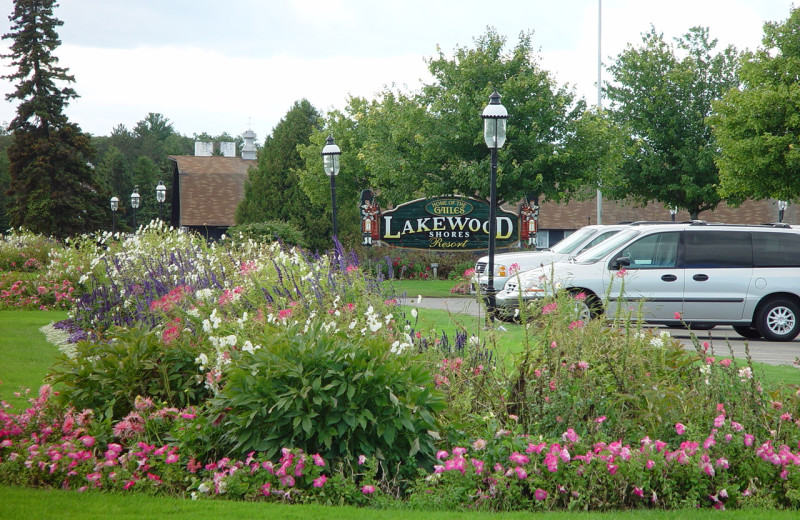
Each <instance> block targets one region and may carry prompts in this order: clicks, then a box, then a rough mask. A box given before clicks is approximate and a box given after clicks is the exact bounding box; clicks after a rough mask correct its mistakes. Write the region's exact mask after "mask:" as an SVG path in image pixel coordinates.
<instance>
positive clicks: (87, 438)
mask: <svg viewBox="0 0 800 520" xmlns="http://www.w3.org/2000/svg"><path fill="white" fill-rule="evenodd" d="M79 440H80V441H81V442H82V443H83V445H84V446H86V447H87V448H91V447H92V446H94V437H92V436H91V435H84V436H83V437H81V438H80V439H79Z"/></svg>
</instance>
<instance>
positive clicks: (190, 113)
mask: <svg viewBox="0 0 800 520" xmlns="http://www.w3.org/2000/svg"><path fill="white" fill-rule="evenodd" d="M601 1H602V49H601V54H602V57H603V61H604V62H605V63H606V64H608V63H610V62H611V59H612V58H613V57H615V56H617V55H618V54H619V53H620V52H621V51H622V50H623V49H624V48H625V45H626V44H628V43H631V44H634V45H636V44H638V43H640V42H641V34H642V33H643V32H647V31H648V30H649V28H650V25H651V24H652V25H653V26H654V27H655V28H656V30H657V31H659V32H662V33H663V34H664V35H665V36H666V37H667V38H668V39H670V41H671V38H673V37H678V36H681V35H683V34H684V33H686V32H687V31H688V29H689V28H690V27H693V26H698V25H700V26H704V27H708V28H709V30H710V34H711V36H712V37H713V38H717V39H718V40H719V42H720V46H719V47H718V48H719V49H721V48H722V47H723V46H724V45H728V44H733V45H735V46H736V47H737V48H738V49H740V50H743V49H745V48H747V49H755V48H756V47H757V46H759V45H760V44H761V38H762V36H763V24H764V22H766V21H784V20H786V19H787V18H788V16H789V13H790V10H791V8H792V5H793V2H792V1H791V0H669V1H665V0H659V1H655V0H652V1H651V0H601ZM12 11H13V5H12V2H11V1H10V0H0V17H1V19H0V31H1V32H2V33H3V34H5V33H7V32H8V30H9V26H10V24H9V21H8V15H9V14H11V13H12ZM55 12H56V17H57V18H59V19H60V20H62V21H63V22H64V25H63V26H62V27H61V28H60V29H59V35H60V37H61V41H62V45H61V47H59V48H58V49H57V51H56V55H57V56H58V57H59V59H60V64H61V66H63V67H66V68H68V69H69V71H70V73H71V74H73V75H74V76H75V80H76V81H75V83H74V84H73V85H72V86H73V88H75V90H76V91H77V92H78V94H79V95H80V96H81V97H80V98H79V99H77V100H75V101H73V102H72V104H71V105H70V107H69V108H68V110H67V114H68V116H69V117H70V119H71V120H72V121H73V122H75V123H77V124H79V125H80V126H81V128H82V129H83V130H84V131H87V132H91V133H92V134H95V135H108V134H109V133H110V132H111V130H112V129H113V128H114V127H115V126H117V125H119V124H124V125H126V126H127V127H128V128H131V127H133V126H134V125H135V124H136V122H137V121H140V120H141V119H143V118H144V117H145V116H146V115H147V113H148V112H158V113H161V114H163V115H164V116H166V117H167V118H168V119H169V120H170V121H171V122H172V123H173V126H174V127H175V129H176V130H177V131H178V132H180V133H182V134H185V135H189V136H191V135H192V134H194V133H201V132H208V133H210V134H214V135H216V134H220V133H222V132H228V133H230V134H231V135H239V134H241V133H242V132H244V131H245V130H247V128H248V127H250V128H252V129H253V130H254V131H255V132H256V133H257V134H258V141H259V142H263V139H264V138H265V137H266V136H267V134H269V133H271V132H272V129H273V128H274V127H275V125H276V124H277V123H278V122H279V121H280V119H281V118H282V117H283V116H284V115H285V114H286V112H287V111H288V109H289V108H290V107H291V105H292V104H293V103H294V102H295V101H297V100H299V99H302V98H306V99H308V100H309V101H310V102H311V103H312V104H313V105H314V106H315V107H317V109H319V110H320V111H323V112H326V111H328V110H329V109H331V108H343V107H344V106H345V104H346V102H347V98H348V96H350V95H353V96H363V97H367V98H374V97H375V94H376V92H378V91H380V90H382V88H383V87H384V86H386V85H392V84H395V85H398V86H400V87H403V88H406V89H408V90H417V89H418V88H419V87H420V86H421V84H422V82H427V81H429V80H430V77H429V75H428V72H427V69H426V66H425V61H424V60H425V58H427V57H431V56H434V55H435V54H436V53H437V46H438V47H439V48H441V49H442V50H443V51H444V52H445V53H447V54H450V53H451V52H452V50H453V49H454V48H455V47H457V46H460V47H474V41H473V40H474V39H475V38H476V37H478V36H480V35H481V34H483V33H484V32H485V31H486V28H487V26H491V27H494V28H496V29H497V31H498V32H499V33H500V34H501V35H504V36H506V37H507V38H508V47H509V48H511V47H513V46H514V44H516V42H517V40H518V36H519V34H520V33H521V32H529V31H530V32H533V37H532V42H533V45H534V48H535V49H537V51H538V53H539V56H540V58H541V64H542V66H543V67H544V68H545V69H547V70H549V71H550V72H551V73H552V74H553V75H554V77H555V78H556V80H557V81H558V82H559V83H562V84H563V83H569V84H571V85H573V86H574V87H575V88H576V90H577V92H578V94H579V95H580V96H582V97H584V98H585V99H586V100H587V101H588V102H589V103H591V104H594V103H596V102H597V63H598V0H506V1H503V2H487V1H485V0H484V1H476V0H459V1H456V0H392V1H388V0H238V1H236V2H226V1H218V0H217V1H211V0H62V5H61V6H59V7H58V8H57V9H56V11H55ZM8 43H9V42H8V41H4V42H2V52H3V53H5V52H7V48H8ZM8 67H9V62H8V60H5V61H3V62H2V73H3V74H7V73H9V72H10V71H9V69H8ZM603 79H604V80H607V79H608V77H607V76H604V78H603ZM11 88H12V86H11V85H10V84H9V83H8V81H2V82H0V93H2V94H5V93H7V92H9V91H10V90H11ZM0 103H2V104H1V105H0V106H1V107H2V109H1V110H0V122H8V121H10V120H11V119H12V118H13V117H14V113H15V106H14V105H13V104H11V103H9V102H7V101H5V100H4V99H3V100H0ZM482 108H483V107H475V113H476V117H478V116H477V114H479V113H480V111H481V110H482ZM507 108H508V110H509V112H511V113H512V114H513V107H507Z"/></svg>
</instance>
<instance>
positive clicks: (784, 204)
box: [778, 200, 789, 222]
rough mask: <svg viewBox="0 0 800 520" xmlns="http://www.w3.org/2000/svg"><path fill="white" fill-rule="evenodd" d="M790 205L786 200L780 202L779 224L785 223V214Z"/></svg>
mask: <svg viewBox="0 0 800 520" xmlns="http://www.w3.org/2000/svg"><path fill="white" fill-rule="evenodd" d="M788 205H789V203H788V202H786V201H785V200H779V201H778V222H783V212H784V211H786V206H788Z"/></svg>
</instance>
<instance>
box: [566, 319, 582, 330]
mask: <svg viewBox="0 0 800 520" xmlns="http://www.w3.org/2000/svg"><path fill="white" fill-rule="evenodd" d="M581 327H583V321H581V320H575V321H573V322H572V323H570V324H569V326H568V327H567V328H568V329H569V330H574V329H579V328H581Z"/></svg>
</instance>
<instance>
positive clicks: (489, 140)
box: [481, 90, 508, 317]
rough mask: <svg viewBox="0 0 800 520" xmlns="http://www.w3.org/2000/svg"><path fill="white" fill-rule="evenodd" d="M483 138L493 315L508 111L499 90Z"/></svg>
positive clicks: (491, 101)
mask: <svg viewBox="0 0 800 520" xmlns="http://www.w3.org/2000/svg"><path fill="white" fill-rule="evenodd" d="M481 117H482V118H483V139H484V141H486V146H488V147H489V150H491V153H492V156H491V163H492V174H491V178H490V184H489V266H488V272H489V277H488V283H487V285H486V297H487V309H488V312H489V314H490V316H491V317H493V316H494V310H495V294H496V293H497V290H496V289H495V287H494V246H495V239H496V236H497V150H498V149H500V148H502V147H503V144H504V143H505V142H506V120H507V119H508V111H507V110H506V107H504V106H503V105H501V104H500V94H498V93H497V90H495V91H494V92H492V95H491V96H489V104H488V105H486V108H484V109H483V114H481Z"/></svg>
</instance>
